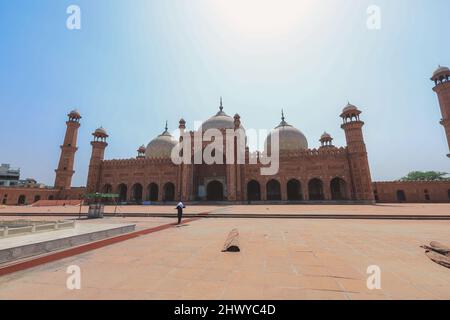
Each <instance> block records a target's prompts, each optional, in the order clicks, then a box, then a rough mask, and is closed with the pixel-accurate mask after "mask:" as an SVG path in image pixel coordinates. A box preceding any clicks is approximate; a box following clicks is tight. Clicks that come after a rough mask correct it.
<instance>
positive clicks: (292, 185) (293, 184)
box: [287, 179, 303, 201]
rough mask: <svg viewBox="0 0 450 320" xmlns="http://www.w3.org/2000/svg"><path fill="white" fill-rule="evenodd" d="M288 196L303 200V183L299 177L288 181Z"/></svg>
mask: <svg viewBox="0 0 450 320" xmlns="http://www.w3.org/2000/svg"><path fill="white" fill-rule="evenodd" d="M287 198H288V200H291V201H295V200H297V201H298V200H302V199H303V196H302V188H301V183H300V181H298V180H297V179H291V180H289V181H288V183H287Z"/></svg>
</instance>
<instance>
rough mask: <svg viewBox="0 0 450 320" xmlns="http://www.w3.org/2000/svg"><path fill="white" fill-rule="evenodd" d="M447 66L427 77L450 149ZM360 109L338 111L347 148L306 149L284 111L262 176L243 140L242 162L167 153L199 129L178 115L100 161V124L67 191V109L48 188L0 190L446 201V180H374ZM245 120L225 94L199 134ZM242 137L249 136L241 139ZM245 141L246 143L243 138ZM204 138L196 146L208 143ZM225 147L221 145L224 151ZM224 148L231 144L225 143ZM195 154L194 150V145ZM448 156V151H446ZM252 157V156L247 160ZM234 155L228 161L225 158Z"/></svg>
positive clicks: (21, 200)
mask: <svg viewBox="0 0 450 320" xmlns="http://www.w3.org/2000/svg"><path fill="white" fill-rule="evenodd" d="M449 78H450V69H448V68H446V67H439V68H438V69H437V70H436V71H435V72H434V73H433V76H432V78H431V80H432V81H433V82H434V83H435V87H434V88H433V90H434V91H435V92H436V93H437V95H438V99H439V104H440V107H441V113H442V116H443V118H442V120H441V124H442V125H443V126H444V129H445V132H446V135H447V140H448V143H449V149H450V82H449ZM361 114H362V112H361V110H359V108H358V107H356V106H355V105H352V104H350V103H349V104H347V105H346V106H345V107H344V108H343V110H342V113H341V114H340V115H339V117H340V118H341V124H340V126H341V128H342V129H343V131H344V134H345V140H346V145H345V146H339V147H338V146H334V144H333V138H332V137H331V136H330V135H329V134H328V133H326V132H325V133H324V134H323V135H322V136H321V137H320V139H318V140H319V141H320V147H319V148H316V149H311V148H310V147H309V144H308V140H307V138H306V137H305V135H304V134H303V133H302V132H301V131H300V130H299V129H298V128H296V127H295V126H293V125H292V124H290V123H288V121H287V120H286V119H285V117H284V114H282V117H281V122H280V123H279V124H278V125H276V126H275V127H274V129H273V130H272V131H271V133H269V135H268V137H267V138H266V148H267V149H269V148H270V141H271V137H272V136H273V135H274V133H276V134H277V136H278V138H279V168H278V170H277V172H276V173H275V174H272V175H263V174H261V172H262V171H261V169H262V168H263V167H265V166H266V164H265V163H264V162H263V161H262V160H263V159H262V154H261V153H259V152H256V153H253V152H250V151H249V148H248V146H247V145H245V146H244V147H245V160H246V161H245V163H240V162H239V161H236V160H237V159H236V157H237V153H236V152H233V153H231V154H232V157H234V158H233V159H226V157H227V156H228V153H227V152H224V153H223V154H222V155H221V157H223V158H224V159H223V160H224V161H222V162H221V163H213V164H209V163H206V162H205V161H201V162H200V163H199V162H196V161H190V162H184V163H181V164H176V163H174V161H173V160H172V157H171V155H172V150H173V149H174V148H175V147H176V146H177V145H179V144H180V143H182V141H183V139H185V138H186V137H191V138H193V139H194V137H195V135H196V134H198V133H199V132H198V131H197V132H196V131H187V130H186V121H185V120H184V119H180V120H179V126H178V128H179V130H180V138H179V139H178V140H177V139H175V138H174V137H173V136H172V135H171V134H170V133H169V131H168V128H167V125H166V127H165V130H164V131H163V132H162V133H161V134H160V135H158V136H157V137H155V138H154V139H152V140H151V141H150V142H149V143H148V145H147V146H141V147H139V148H138V150H137V156H136V157H133V158H130V159H113V160H108V159H105V150H106V148H107V146H108V142H107V139H108V133H107V131H106V130H105V129H103V128H98V129H96V130H95V131H94V133H93V134H92V135H93V139H92V141H91V146H92V153H91V158H90V162H89V171H88V178H87V184H86V187H85V188H84V187H82V188H72V186H71V180H72V176H73V174H74V170H73V167H74V161H75V153H76V151H77V133H78V129H79V127H80V119H81V115H80V113H79V112H78V111H76V110H73V111H71V112H70V113H69V114H68V120H67V122H66V125H67V129H66V134H65V137H64V142H63V145H62V146H61V157H60V160H59V164H58V167H57V169H56V170H55V171H56V178H55V184H54V187H53V188H47V189H40V190H39V189H33V188H7V187H2V188H0V199H2V203H3V204H11V205H15V204H30V203H33V202H35V201H38V200H43V199H45V200H52V199H54V200H56V199H80V198H81V197H82V196H83V195H84V194H86V193H94V192H100V193H116V194H118V195H119V200H120V202H126V203H143V202H152V203H165V202H172V201H178V200H183V201H186V202H198V203H201V202H205V201H214V202H231V203H267V202H274V203H303V202H304V203H309V202H320V203H336V202H338V203H364V204H372V203H375V202H449V201H450V181H432V182H430V181H422V182H400V181H389V182H372V179H371V174H370V168H369V161H368V154H367V150H366V145H365V142H364V135H363V126H364V122H363V121H362V118H361ZM244 127H245V126H244V123H243V122H241V118H240V116H239V114H235V115H234V116H230V115H228V114H227V113H226V112H225V111H224V106H223V104H222V99H221V100H220V105H219V110H218V111H217V113H215V114H214V115H213V116H211V117H210V118H209V119H208V120H206V121H205V122H203V123H202V125H201V126H200V127H199V129H197V130H201V131H202V132H201V133H204V132H206V131H207V130H210V129H214V130H216V131H218V132H221V133H223V135H224V136H225V132H226V131H227V130H238V129H239V130H242V131H243V132H245V129H244ZM245 141H246V139H245ZM245 143H246V142H245ZM208 145H209V143H208V142H202V145H201V148H202V150H205V148H208ZM227 146H228V145H224V150H226V148H227ZM228 147H229V146H228ZM190 155H191V157H195V150H191V152H190ZM449 156H450V155H449ZM250 159H251V160H252V161H250ZM229 160H232V161H229Z"/></svg>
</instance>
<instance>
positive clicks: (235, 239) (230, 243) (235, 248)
mask: <svg viewBox="0 0 450 320" xmlns="http://www.w3.org/2000/svg"><path fill="white" fill-rule="evenodd" d="M239 251H241V250H240V248H239V231H238V229H233V230H231V232H230V233H229V234H228V238H227V240H226V241H225V244H224V246H223V249H222V252H239Z"/></svg>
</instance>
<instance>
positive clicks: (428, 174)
mask: <svg viewBox="0 0 450 320" xmlns="http://www.w3.org/2000/svg"><path fill="white" fill-rule="evenodd" d="M447 174H448V173H447V172H439V171H411V172H410V173H408V175H406V176H405V177H403V178H401V179H400V180H401V181H445V180H450V178H448V177H446V175H447Z"/></svg>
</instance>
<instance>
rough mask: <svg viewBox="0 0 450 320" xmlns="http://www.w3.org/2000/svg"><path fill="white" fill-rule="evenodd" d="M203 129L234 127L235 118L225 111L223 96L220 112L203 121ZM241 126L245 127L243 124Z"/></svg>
mask: <svg viewBox="0 0 450 320" xmlns="http://www.w3.org/2000/svg"><path fill="white" fill-rule="evenodd" d="M201 128H202V130H203V131H205V130H208V129H234V119H233V118H232V117H230V116H229V115H227V114H226V113H225V112H224V111H223V105H222V98H220V106H219V112H217V113H216V114H215V115H214V116H212V117H211V118H209V119H208V120H206V121H205V122H203V123H202V126H201ZM239 128H241V129H243V127H242V125H240V126H239Z"/></svg>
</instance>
